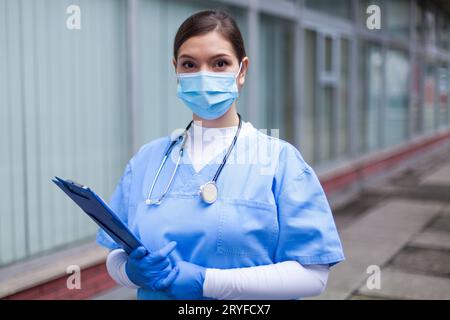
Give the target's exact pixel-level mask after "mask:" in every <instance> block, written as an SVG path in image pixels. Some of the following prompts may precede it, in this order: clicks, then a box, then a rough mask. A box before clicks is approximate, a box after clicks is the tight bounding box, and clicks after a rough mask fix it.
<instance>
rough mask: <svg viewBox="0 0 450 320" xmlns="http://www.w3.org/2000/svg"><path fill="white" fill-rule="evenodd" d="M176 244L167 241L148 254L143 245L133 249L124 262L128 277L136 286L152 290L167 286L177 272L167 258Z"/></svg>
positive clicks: (162, 288)
mask: <svg viewBox="0 0 450 320" xmlns="http://www.w3.org/2000/svg"><path fill="white" fill-rule="evenodd" d="M176 245H177V243H176V242H175V241H172V242H169V243H168V244H167V245H165V246H164V247H163V248H162V249H160V250H158V251H155V252H152V253H150V254H149V253H148V252H147V250H146V249H145V248H144V247H138V248H136V249H135V250H133V251H132V252H131V253H130V255H129V256H128V259H127V262H126V264H125V272H126V274H127V276H128V278H129V279H130V280H131V281H132V282H133V283H134V284H136V285H137V286H140V287H142V288H145V289H150V290H153V291H158V290H164V289H166V288H167V287H169V286H170V285H171V284H172V282H173V281H174V279H175V278H176V276H177V274H178V268H176V267H174V268H172V267H171V266H170V260H169V258H168V255H169V254H170V253H171V252H172V251H173V250H174V249H175V247H176Z"/></svg>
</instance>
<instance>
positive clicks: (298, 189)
mask: <svg viewBox="0 0 450 320" xmlns="http://www.w3.org/2000/svg"><path fill="white" fill-rule="evenodd" d="M273 190H274V196H275V200H276V203H277V207H278V216H279V217H278V220H279V237H278V245H277V249H276V253H275V262H281V261H287V260H296V261H298V262H299V263H300V264H303V265H307V264H329V265H330V266H332V265H334V264H336V263H338V262H340V261H342V260H344V259H345V258H344V254H343V250H342V245H341V242H340V239H339V235H338V232H337V229H336V226H335V223H334V219H333V215H332V213H331V209H330V206H329V203H328V200H327V198H326V195H325V192H324V190H323V188H322V186H321V184H320V182H319V179H318V178H317V175H316V174H315V172H314V170H313V169H312V168H311V167H310V166H309V165H308V164H307V163H306V162H305V161H304V160H303V158H302V156H301V154H300V152H299V151H298V150H297V149H296V148H295V147H294V146H292V145H290V144H289V143H286V144H285V146H284V148H282V150H281V151H280V158H279V164H278V169H277V172H276V175H275V179H274V188H273Z"/></svg>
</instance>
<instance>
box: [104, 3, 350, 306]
mask: <svg viewBox="0 0 450 320" xmlns="http://www.w3.org/2000/svg"><path fill="white" fill-rule="evenodd" d="M173 64H174V67H175V72H176V74H177V82H178V89H177V95H178V97H179V98H180V99H181V100H182V101H183V102H184V103H185V104H186V106H187V107H188V108H190V109H191V110H192V112H193V121H192V122H191V123H190V124H189V126H188V128H187V129H186V130H185V131H183V132H182V133H181V134H180V135H175V136H173V135H172V136H170V137H163V138H159V139H156V140H154V141H152V142H150V143H148V144H146V145H144V146H143V147H141V149H140V150H139V151H138V152H137V153H136V154H135V155H134V157H133V158H132V159H131V160H130V161H129V162H128V164H127V166H126V169H125V172H124V174H123V176H122V178H121V180H120V183H119V184H118V186H117V188H116V190H115V193H114V194H113V197H112V199H111V202H110V205H111V207H112V208H113V210H114V211H115V212H117V214H118V215H119V216H120V217H121V218H122V219H123V220H124V221H125V222H126V224H127V225H128V226H129V228H130V229H131V230H133V231H134V232H135V233H136V235H137V236H138V237H139V238H140V239H141V241H142V243H143V244H144V246H145V248H146V249H147V250H148V251H147V250H146V249H144V248H143V247H140V248H137V249H135V250H134V251H133V252H131V253H130V255H129V256H128V255H127V254H126V253H125V252H124V251H123V250H122V249H120V248H119V246H118V245H117V244H116V243H115V242H114V241H113V240H112V239H111V238H110V237H109V236H108V235H107V234H106V233H104V232H103V231H101V230H100V231H99V233H98V235H97V241H98V243H100V244H101V245H103V246H106V247H108V248H110V249H112V251H111V252H110V253H109V255H108V258H107V262H106V264H107V269H108V272H109V274H110V275H111V277H112V278H113V279H114V280H115V281H116V282H117V283H119V284H122V285H124V286H127V287H130V288H136V289H138V298H139V299H298V298H301V297H307V296H314V295H318V294H320V293H321V292H322V291H323V289H324V287H325V285H326V282H327V278H328V272H329V267H330V266H332V265H333V264H336V263H337V262H339V261H342V260H343V259H344V255H343V251H342V247H341V243H340V239H339V236H338V233H337V231H336V227H335V224H334V221H333V217H332V213H331V210H330V207H329V204H328V202H327V199H326V197H325V194H324V192H323V189H322V187H321V185H320V183H319V180H318V179H317V176H316V175H315V173H314V171H313V169H312V168H311V167H310V166H309V165H308V164H307V163H306V162H305V161H304V160H303V158H302V156H301V154H300V153H299V151H298V150H297V149H296V148H295V147H293V146H292V145H291V144H289V143H287V142H284V141H282V140H280V139H276V138H273V137H270V136H268V135H265V134H263V133H262V132H260V131H259V130H257V129H255V128H254V127H253V126H252V124H251V123H249V122H244V121H242V120H241V117H240V115H239V114H238V113H237V112H236V98H237V97H238V92H239V89H240V88H242V86H243V85H244V81H245V76H246V71H247V68H248V65H249V59H248V57H247V56H246V54H245V49H244V43H243V40H242V36H241V33H240V31H239V29H238V27H237V25H236V23H235V21H234V20H233V18H232V17H230V16H229V15H228V14H227V13H225V12H222V11H211V10H208V11H202V12H199V13H196V14H194V15H192V16H191V17H189V18H188V19H187V20H186V21H184V22H183V24H182V25H181V26H180V28H179V29H178V32H177V34H176V36H175V41H174V57H173ZM269 76H270V75H269ZM166 156H167V159H168V160H167V161H165V160H164V159H165V157H166Z"/></svg>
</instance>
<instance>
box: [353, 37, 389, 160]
mask: <svg viewBox="0 0 450 320" xmlns="http://www.w3.org/2000/svg"><path fill="white" fill-rule="evenodd" d="M360 57H361V59H360V71H359V72H360V76H359V77H360V88H361V90H360V91H359V92H360V94H359V106H361V107H360V110H359V115H360V121H359V122H358V124H359V133H360V134H359V137H360V139H359V144H358V145H359V151H360V152H367V151H372V150H374V149H376V148H378V147H379V139H378V137H379V123H380V117H379V115H380V107H381V103H382V83H383V55H382V53H381V48H380V46H379V45H377V44H373V43H369V42H366V43H362V44H361V47H360Z"/></svg>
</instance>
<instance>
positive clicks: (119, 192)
mask: <svg viewBox="0 0 450 320" xmlns="http://www.w3.org/2000/svg"><path fill="white" fill-rule="evenodd" d="M130 187H131V165H130V163H128V164H127V166H126V167H125V170H124V172H123V175H122V177H121V178H120V181H119V183H118V184H117V186H116V189H115V190H114V193H113V195H112V197H111V200H110V202H109V203H108V205H109V206H110V207H111V209H112V210H113V211H114V212H115V213H116V214H117V215H118V216H119V217H120V219H122V221H123V222H124V223H125V224H128V203H129V194H130V192H129V191H130ZM96 240H97V243H98V244H100V245H102V246H104V247H107V248H109V249H118V248H120V246H119V245H118V244H117V243H116V242H115V241H114V240H113V239H112V238H111V237H110V236H109V235H108V234H107V233H106V232H105V231H103V229H101V228H100V229H99V231H98V232H97V239H96Z"/></svg>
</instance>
